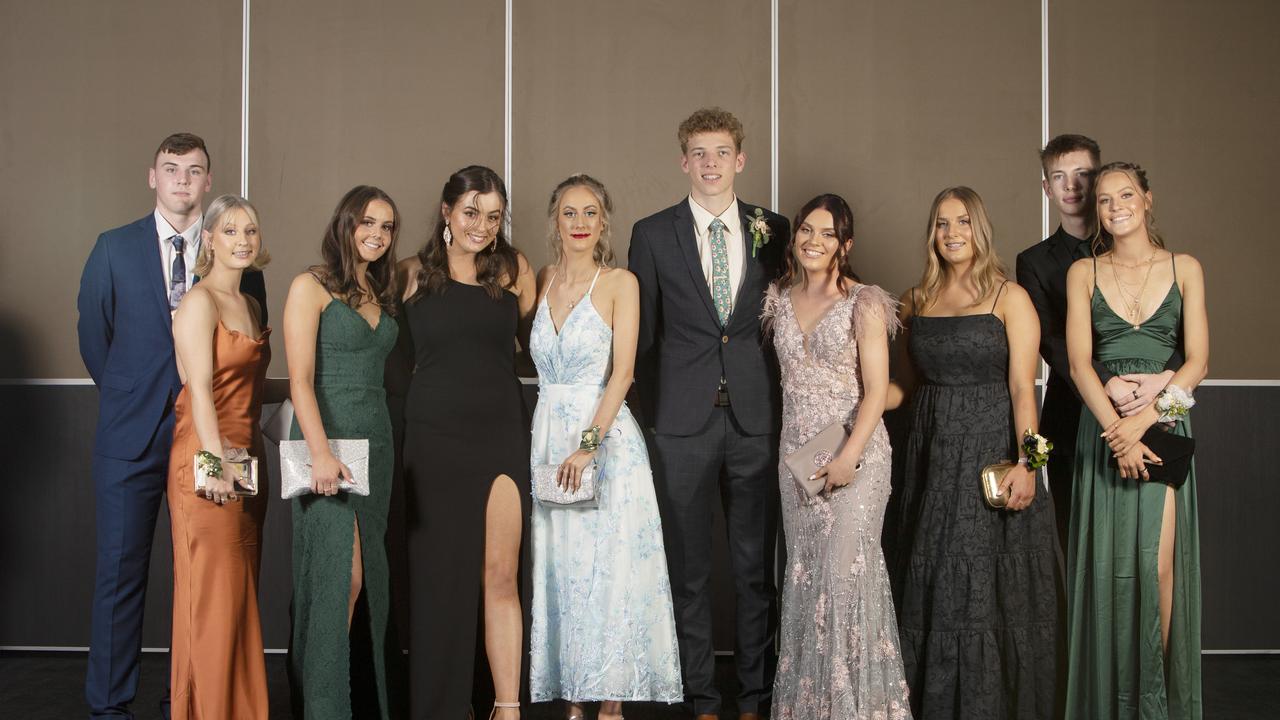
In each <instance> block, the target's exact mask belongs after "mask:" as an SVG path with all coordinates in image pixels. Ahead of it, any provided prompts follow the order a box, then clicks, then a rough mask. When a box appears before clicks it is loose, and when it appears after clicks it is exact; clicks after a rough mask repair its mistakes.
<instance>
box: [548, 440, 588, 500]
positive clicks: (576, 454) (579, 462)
mask: <svg viewBox="0 0 1280 720" xmlns="http://www.w3.org/2000/svg"><path fill="white" fill-rule="evenodd" d="M594 457H595V453H593V452H587V451H586V450H583V449H582V448H578V449H577V450H574V451H573V454H572V455H570V456H569V457H567V458H565V460H564V462H562V463H560V470H559V471H558V472H556V485H559V486H560V488H561V489H563V490H567V491H569V492H577V491H578V488H580V487H582V471H583V470H585V469H586V467H587V466H588V465H590V464H591V460H592V458H594Z"/></svg>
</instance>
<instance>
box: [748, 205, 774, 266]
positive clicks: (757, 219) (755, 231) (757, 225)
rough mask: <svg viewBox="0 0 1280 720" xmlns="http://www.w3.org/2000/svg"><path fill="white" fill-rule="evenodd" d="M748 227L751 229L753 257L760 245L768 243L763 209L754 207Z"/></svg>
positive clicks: (767, 231)
mask: <svg viewBox="0 0 1280 720" xmlns="http://www.w3.org/2000/svg"><path fill="white" fill-rule="evenodd" d="M748 227H749V228H750V230H751V257H755V256H756V251H758V250H759V249H760V246H762V245H768V244H769V223H768V222H767V221H765V219H764V210H762V209H760V208H756V214H755V216H754V217H752V218H750V223H749V225H748Z"/></svg>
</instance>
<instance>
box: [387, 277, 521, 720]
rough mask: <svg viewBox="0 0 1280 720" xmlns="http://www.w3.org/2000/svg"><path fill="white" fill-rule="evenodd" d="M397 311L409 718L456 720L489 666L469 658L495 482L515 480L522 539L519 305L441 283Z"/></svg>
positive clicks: (475, 637) (511, 298) (473, 653)
mask: <svg viewBox="0 0 1280 720" xmlns="http://www.w3.org/2000/svg"><path fill="white" fill-rule="evenodd" d="M405 313H406V317H407V320H408V325H409V329H410V332H411V334H412V339H413V346H414V358H415V365H414V374H413V379H412V381H411V382H410V386H409V393H408V396H407V398H406V402H405V432H404V464H405V468H404V469H405V485H406V497H407V502H408V508H407V517H406V524H407V529H408V542H409V567H410V571H409V576H410V581H409V591H410V613H409V615H410V619H409V625H410V643H409V675H410V677H409V681H410V683H409V684H410V688H411V690H410V708H411V716H412V717H413V718H415V719H417V718H449V719H450V720H456V718H463V717H466V715H467V707H468V706H469V704H470V703H471V697H472V688H473V681H474V680H475V675H474V673H476V672H480V670H479V668H484V667H486V666H487V663H484V662H477V660H483V658H482V657H479V656H478V654H477V648H478V647H479V648H483V643H482V638H481V637H480V635H479V633H478V630H479V629H480V628H482V627H483V626H482V624H481V622H480V621H481V614H482V610H483V603H482V600H483V595H482V589H481V581H482V577H483V575H482V572H483V565H484V538H485V508H486V505H487V503H488V499H489V491H490V489H491V487H492V486H493V481H494V479H495V478H497V477H498V476H499V475H504V474H505V475H509V476H510V477H511V478H512V479H514V480H515V483H516V488H517V490H518V491H519V493H520V498H521V500H520V502H521V511H522V513H521V516H522V522H523V524H524V526H525V531H524V534H523V535H522V537H524V536H527V534H528V533H527V526H528V521H529V512H530V494H529V431H528V424H527V422H526V417H527V415H526V410H525V407H524V401H523V398H522V395H521V388H520V381H519V379H518V378H517V377H516V372H515V338H516V331H517V327H518V324H519V306H518V303H517V299H516V297H515V295H513V294H512V293H510V292H506V291H504V292H503V293H502V297H501V298H499V299H496V300H495V299H494V298H492V297H490V296H489V294H488V292H487V291H486V290H485V289H484V288H483V287H481V286H477V285H468V284H465V283H460V282H457V281H454V280H450V281H449V283H448V285H446V286H445V288H444V289H443V290H442V291H440V292H437V293H433V294H423V295H420V296H419V297H417V298H416V299H414V300H411V301H409V302H408V303H406V305H405ZM522 556H523V552H522ZM522 565H523V563H522ZM523 605H524V606H525V607H527V603H523ZM478 641H480V642H478ZM480 655H482V652H481V653H480ZM523 658H524V652H523V651H522V652H521V659H522V661H523ZM484 672H485V674H487V670H485V671H484ZM484 679H486V680H487V678H484ZM486 684H487V683H486Z"/></svg>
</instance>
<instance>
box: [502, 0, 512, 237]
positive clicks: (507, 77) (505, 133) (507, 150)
mask: <svg viewBox="0 0 1280 720" xmlns="http://www.w3.org/2000/svg"><path fill="white" fill-rule="evenodd" d="M511 3H512V0H507V19H506V23H507V24H506V31H505V32H506V34H505V39H504V42H505V43H506V45H505V48H506V49H505V51H504V52H505V53H506V54H505V58H504V65H505V67H504V68H503V78H502V179H503V180H505V181H506V183H507V206H508V207H507V218H508V219H510V217H511V207H510V205H511V196H512V193H511V12H512V8H511ZM507 237H511V234H510V228H508V233H507Z"/></svg>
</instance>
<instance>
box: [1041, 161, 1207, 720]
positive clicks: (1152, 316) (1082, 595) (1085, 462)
mask: <svg viewBox="0 0 1280 720" xmlns="http://www.w3.org/2000/svg"><path fill="white" fill-rule="evenodd" d="M1096 194H1097V204H1098V205H1097V207H1098V219H1099V221H1100V223H1101V226H1102V228H1101V230H1102V232H1101V237H1100V238H1099V242H1097V243H1096V244H1095V251H1102V252H1100V253H1099V254H1098V255H1097V257H1094V258H1086V259H1083V260H1079V261H1077V262H1076V263H1075V265H1074V266H1072V268H1071V270H1070V273H1069V275H1068V277H1067V294H1068V311H1067V351H1068V355H1069V357H1070V360H1071V374H1072V379H1073V380H1074V381H1075V383H1076V386H1077V387H1078V388H1079V389H1080V394H1081V396H1082V397H1083V399H1084V401H1085V404H1086V405H1087V406H1088V407H1087V409H1086V410H1085V411H1084V412H1083V413H1082V416H1081V418H1080V430H1079V434H1078V436H1077V442H1078V445H1077V449H1076V471H1075V483H1074V497H1073V501H1072V506H1071V527H1070V535H1069V537H1070V539H1071V542H1070V544H1069V546H1068V548H1067V586H1068V593H1067V601H1068V602H1067V606H1068V677H1067V698H1066V710H1067V717H1068V718H1081V719H1085V718H1087V719H1088V720H1106V719H1107V718H1117V719H1128V718H1134V719H1135V720H1136V719H1142V720H1148V719H1150V720H1156V719H1161V720H1163V719H1165V718H1173V719H1177V720H1182V719H1199V718H1201V717H1202V715H1203V708H1202V702H1201V687H1200V541H1199V524H1198V520H1197V511H1196V477H1195V469H1194V467H1193V468H1192V470H1191V471H1190V473H1189V474H1188V476H1187V479H1186V483H1185V484H1184V485H1183V486H1182V487H1181V488H1180V489H1178V490H1174V489H1173V488H1171V487H1170V486H1168V485H1165V484H1162V483H1159V482H1154V481H1151V480H1149V477H1148V474H1147V471H1146V469H1145V465H1144V459H1145V460H1152V459H1153V458H1154V457H1155V456H1154V454H1153V453H1152V452H1151V451H1150V449H1149V448H1147V447H1146V446H1145V445H1144V444H1143V443H1142V442H1141V437H1142V435H1143V433H1144V432H1146V431H1147V430H1148V429H1149V428H1151V427H1153V426H1155V425H1156V424H1157V422H1158V421H1159V419H1160V416H1161V412H1160V411H1159V410H1157V407H1156V406H1157V405H1158V404H1159V402H1158V401H1157V402H1152V403H1150V404H1148V405H1147V406H1146V407H1145V408H1143V409H1141V410H1139V411H1137V412H1135V413H1132V414H1130V415H1129V416H1127V417H1124V418H1121V417H1120V416H1119V415H1118V414H1117V413H1116V411H1115V410H1114V409H1113V407H1112V404H1111V401H1110V400H1109V398H1108V397H1107V394H1106V391H1105V390H1104V389H1103V386H1102V383H1101V382H1100V381H1099V379H1098V375H1097V373H1096V372H1095V371H1094V370H1093V366H1092V361H1093V360H1095V359H1096V360H1098V361H1100V362H1102V363H1103V364H1104V365H1106V367H1107V369H1108V370H1110V371H1111V372H1113V373H1115V374H1116V375H1124V374H1125V373H1159V372H1161V371H1162V370H1163V369H1164V366H1165V363H1166V362H1167V361H1168V359H1169V355H1170V354H1171V353H1172V352H1173V350H1174V348H1175V347H1177V346H1178V345H1179V344H1181V346H1182V349H1183V355H1184V356H1185V358H1186V362H1185V363H1184V364H1183V366H1182V368H1181V369H1179V370H1178V371H1177V372H1176V373H1175V374H1174V376H1173V378H1172V379H1171V380H1170V381H1169V384H1168V385H1167V386H1166V390H1165V392H1170V393H1175V392H1176V389H1181V390H1183V391H1186V392H1188V393H1189V392H1191V391H1192V390H1194V389H1195V387H1196V386H1197V385H1198V384H1199V383H1200V381H1201V380H1203V379H1204V375H1205V372H1206V369H1207V367H1208V346H1209V337H1208V336H1209V331H1208V319H1207V316H1206V312H1205V303H1204V275H1203V272H1202V270H1201V268H1200V264H1199V263H1198V262H1197V261H1196V260H1195V258H1193V257H1191V256H1189V255H1182V254H1179V255H1175V254H1173V253H1171V252H1169V251H1167V250H1165V249H1164V243H1163V240H1162V239H1161V238H1160V235H1159V233H1158V232H1157V231H1156V230H1155V227H1154V223H1153V219H1152V216H1151V193H1150V188H1149V185H1148V183H1147V179H1146V174H1145V172H1143V171H1142V169H1141V168H1139V167H1137V166H1136V165H1130V164H1128V163H1111V164H1109V165H1106V166H1104V167H1103V168H1102V169H1101V170H1099V172H1098V181H1097V186H1096ZM1108 239H1109V240H1110V242H1107V240H1108ZM1104 249H1105V251H1103V250H1104ZM1171 388H1172V389H1171ZM1165 419H1166V420H1168V419H1169V418H1168V417H1166V418H1165ZM1104 428H1105V429H1106V430H1105V432H1104ZM1168 430H1169V432H1172V433H1174V434H1176V435H1183V436H1190V435H1191V425H1190V422H1189V421H1188V419H1187V417H1186V415H1185V414H1183V415H1181V416H1180V417H1177V418H1176V422H1175V423H1174V424H1173V425H1172V427H1170V428H1168ZM1113 456H1115V458H1114V459H1113ZM1117 463H1118V467H1117Z"/></svg>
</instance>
